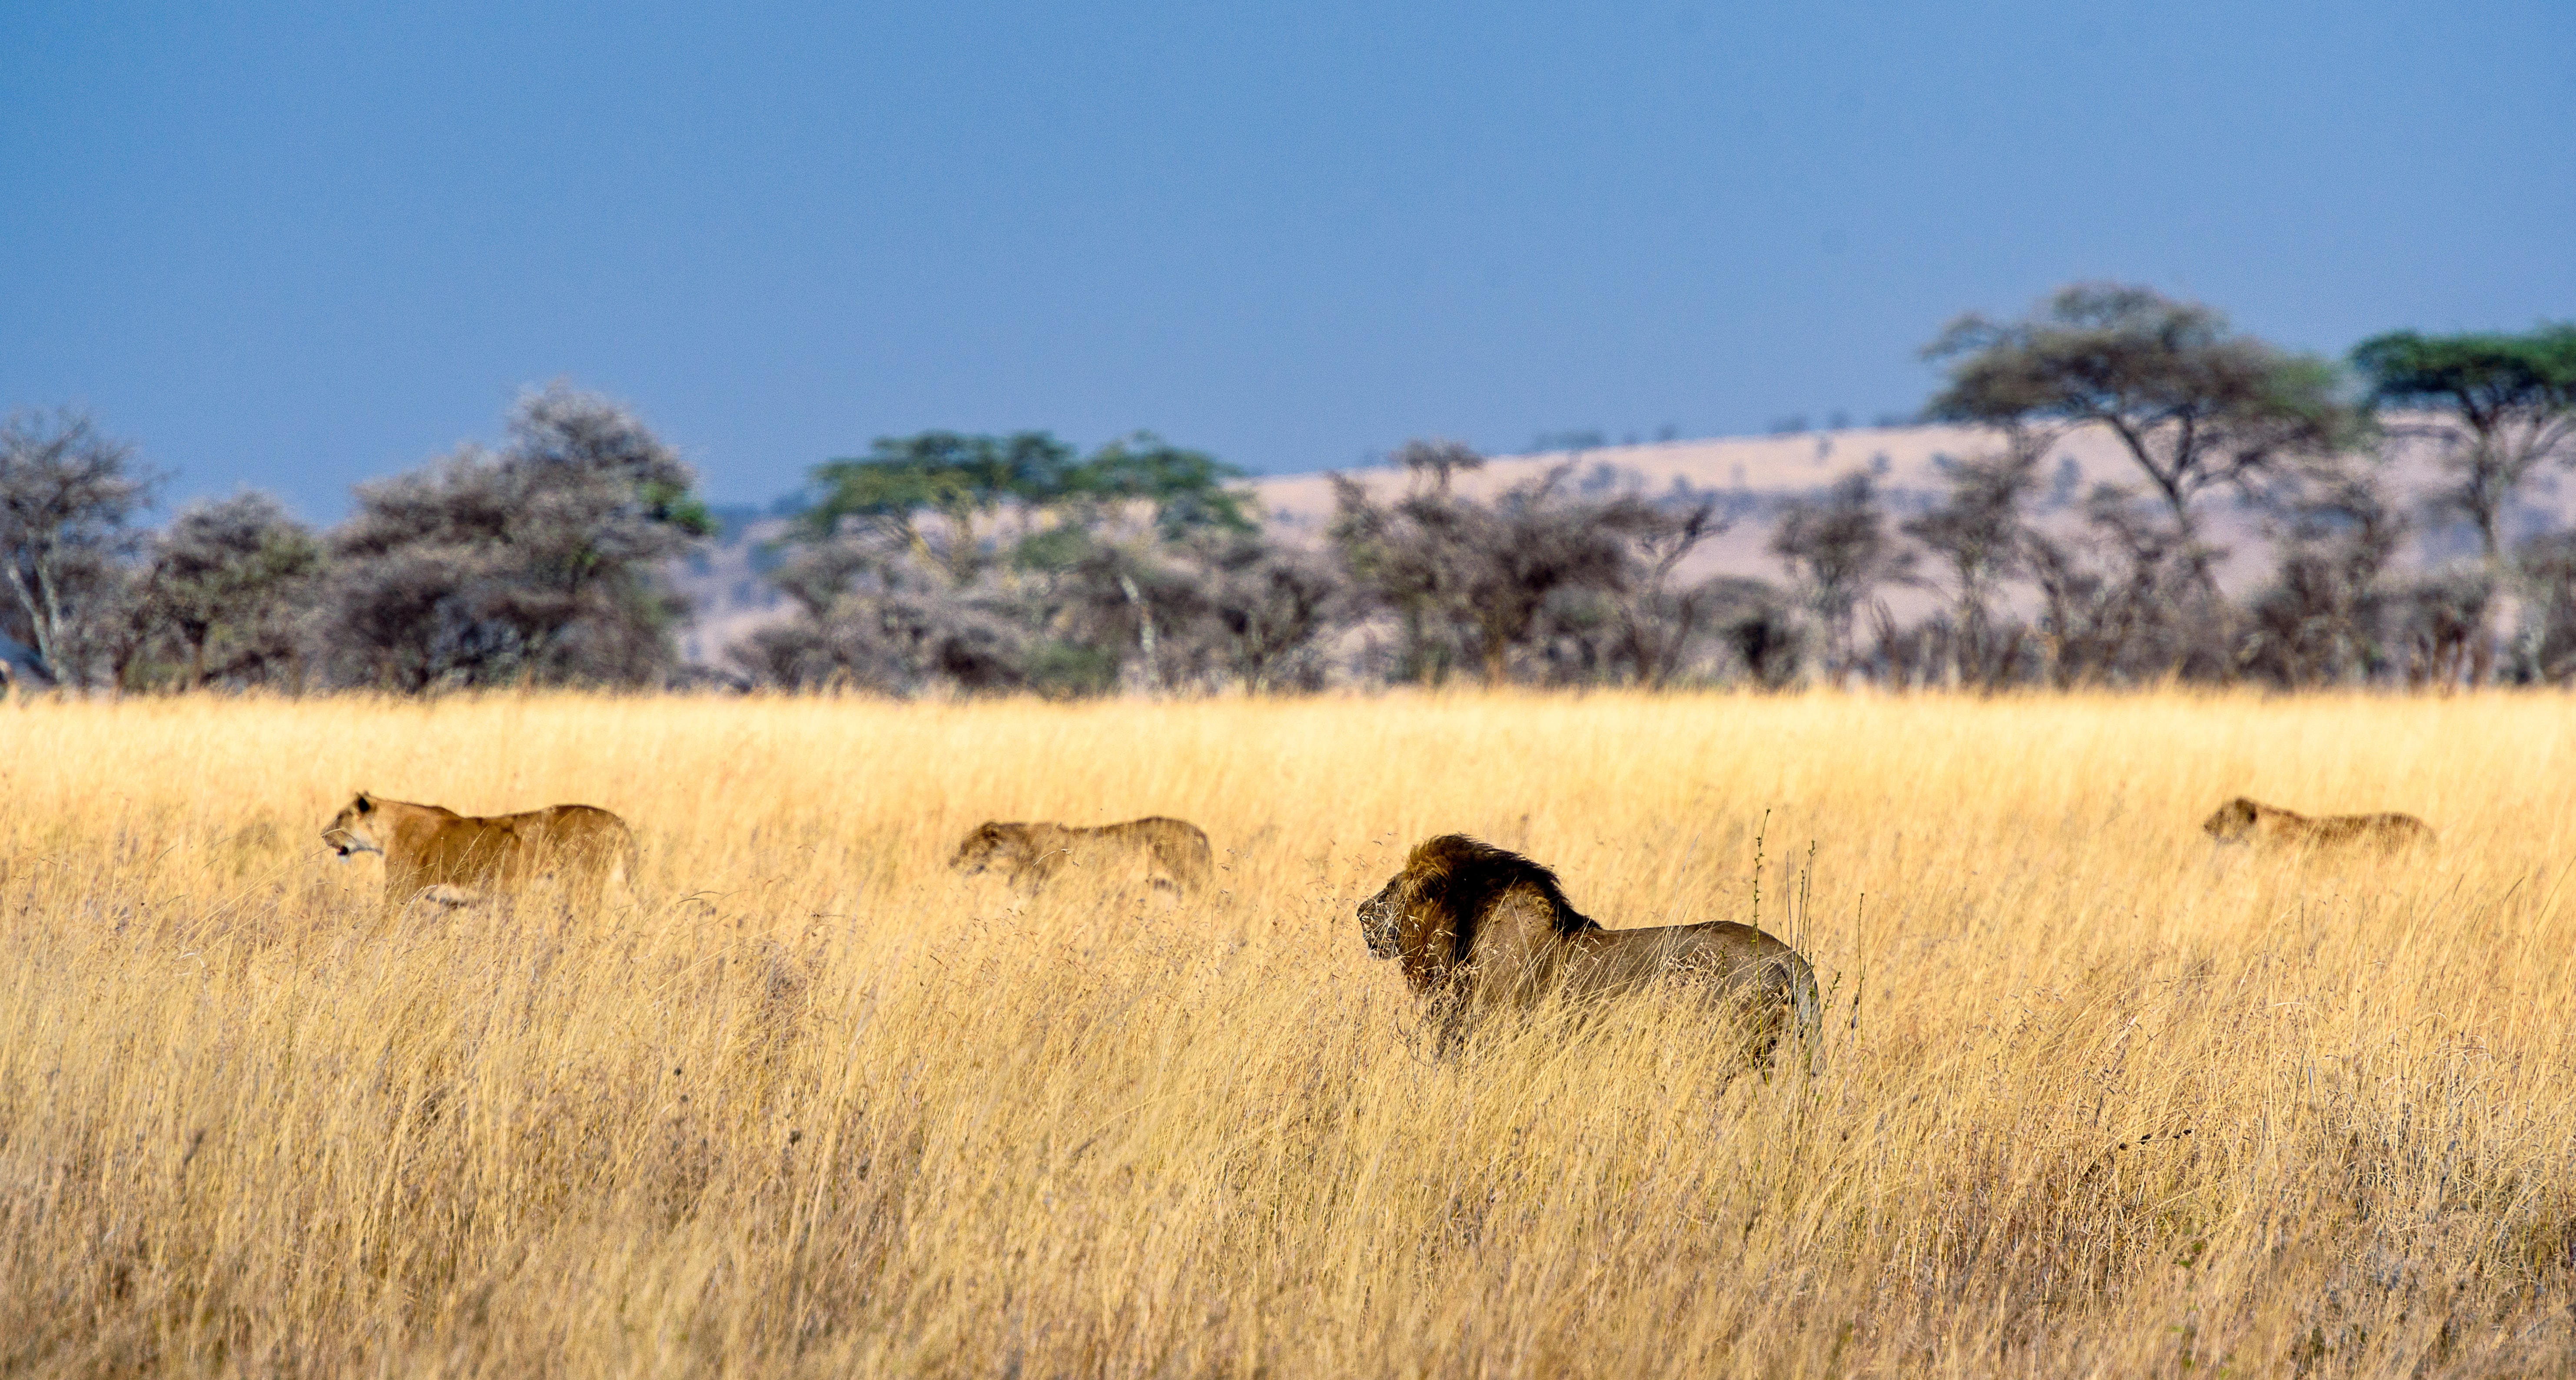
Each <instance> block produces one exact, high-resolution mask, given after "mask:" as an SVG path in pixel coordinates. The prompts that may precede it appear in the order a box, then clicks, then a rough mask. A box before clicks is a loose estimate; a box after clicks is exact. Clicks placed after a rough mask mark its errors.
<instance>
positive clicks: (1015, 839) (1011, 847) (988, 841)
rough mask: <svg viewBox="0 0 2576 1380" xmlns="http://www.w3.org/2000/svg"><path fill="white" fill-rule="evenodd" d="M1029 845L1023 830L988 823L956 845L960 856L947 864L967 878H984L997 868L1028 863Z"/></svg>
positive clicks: (1014, 825)
mask: <svg viewBox="0 0 2576 1380" xmlns="http://www.w3.org/2000/svg"><path fill="white" fill-rule="evenodd" d="M1027 844H1028V838H1027V834H1026V833H1025V832H1024V831H1023V830H1022V829H1021V828H1020V826H1018V825H1016V824H1001V823H994V822H987V823H984V824H980V825H977V826H976V827H975V832H973V833H971V834H968V835H967V836H966V841H965V842H964V843H961V844H959V845H957V856H956V857H953V858H950V859H949V860H948V866H949V867H950V868H952V869H953V870H955V871H956V872H957V873H958V874H959V875H961V876H967V877H975V876H981V875H982V874H984V873H985V872H988V871H991V870H992V869H993V868H994V867H995V866H997V865H1000V866H1011V867H1016V866H1017V865H1018V864H1019V863H1022V862H1024V861H1026V860H1027V854H1028V846H1027Z"/></svg>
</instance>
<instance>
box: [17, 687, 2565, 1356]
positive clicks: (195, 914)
mask: <svg viewBox="0 0 2576 1380" xmlns="http://www.w3.org/2000/svg"><path fill="white" fill-rule="evenodd" d="M2571 709H2576V705H2571V703H2570V702H2569V701H2568V700H2566V699H2563V698H2556V697H2503V696H2495V697H2475V698H2462V699H2456V700H2449V701H2411V700H2393V699H2358V698H2356V699H2336V698H2319V699H2303V700H2290V701H2283V700H2263V699H2256V698H2251V697H2234V698H2191V697H2185V696H2144V697H2133V698H2071V699H2006V700H1997V701H1987V702H1978V701H1969V700H1952V699H1942V698H1917V699H1905V700H1881V699H1868V698H1840V697H1829V696H1820V697H1813V698H1803V699H1759V698H1734V697H1727V696H1710V697H1701V698H1690V697H1674V698H1661V699H1650V698H1632V697H1624V696H1608V695H1601V696H1591V697H1585V698H1541V697H1502V698H1455V699H1409V698H1401V697H1399V698H1390V699H1376V700H1365V699H1354V700H1319V701H1307V702H1286V703H1240V702H1235V703H1212V704H1192V705H1183V706H1173V707H1153V706H1147V705H1139V704H1125V703H1119V704H1098V705H1085V706H1074V707H1056V706H1044V705H1035V704H1001V705H985V706H967V707H945V706H911V707H901V706H891V705H883V704H875V703H867V702H858V701H849V702H831V701H815V700H802V701H758V700H754V701H708V700H627V699H596V698H581V697H571V696H565V697H536V698H489V699H482V700H465V701H459V700H451V701H446V702H440V703H432V704H396V703H380V702H372V701H365V700H337V701H318V702H308V703H257V702H254V703H226V702H223V701H220V700H216V699H212V698H199V699H192V700H184V701H129V702H127V703H125V704H122V705H47V704H37V705H31V706H24V707H13V708H7V709H5V710H0V944H5V951H6V953H7V955H8V958H9V961H10V967H9V971H8V973H7V974H6V976H5V979H0V1030H5V1032H6V1036H5V1040H0V1369H6V1370H8V1371H10V1372H13V1373H16V1372H45V1371H49V1372H57V1373H63V1372H72V1373H97V1372H107V1371H131V1370H151V1371H167V1372H207V1373H229V1372H257V1373H262V1374H274V1373H307V1374H331V1373H349V1372H358V1371H365V1372H369V1373H382V1374H410V1373H441V1374H454V1373H486V1374H495V1375H536V1374H587V1375H613V1374H655V1373H670V1374H693V1375H694V1374H708V1373H717V1372H735V1373H746V1374H761V1375H777V1374H796V1373H811V1374H818V1375H847V1374H884V1375H918V1374H1015V1375H1030V1376H1037V1375H1128V1374H1157V1375H1199V1374H1243V1375H1254V1374H1267V1375H1272V1376H1305V1375H1334V1376H1338V1375H1399V1374H1425V1375H1547V1376H1554V1375H1601V1376H1633V1375H1648V1374H1658V1373H1663V1374H1685V1375H1729V1374H1761V1375H1783V1376H1790V1375H1814V1376H1823V1375H2029V1376H2067V1375H2087V1374H2092V1375H2140V1374H2147V1373H2168V1372H2171V1373H2179V1372H2181V1371H2183V1370H2185V1369H2187V1368H2189V1369H2196V1370H2198V1371H2202V1372H2207V1371H2211V1370H2216V1369H2220V1368H2223V1369H2224V1372H2225V1373H2229V1374H2236V1375H2287V1374H2294V1373H2314V1374H2326V1375H2345V1374H2354V1375H2425V1374H2437V1375H2439V1374H2492V1373H2497V1372H2511V1373H2532V1372H2549V1373H2559V1372H2562V1371H2563V1370H2565V1369H2566V1368H2567V1367H2568V1366H2569V1364H2570V1357H2571V1356H2576V1326H2571V1314H2570V1308H2569V1299H2570V1297H2571V1294H2576V1256H2571V1252H2576V1163H2571V1153H2570V1152H2571V1143H2572V1142H2576V1076H2572V1075H2576V1067H2571V1058H2570V1055H2571V1046H2570V1041H2569V1033H2568V1032H2569V1024H2570V1013H2571V1012H2576V970H2571V965H2570V954H2571V949H2576V945H2571V942H2570V941H2571V938H2576V935H2571V927H2570V922H2569V920H2568V919H2567V917H2566V913H2565V910H2566V906H2567V904H2568V898H2567V896H2566V895H2565V894H2564V890H2563V883H2564V882H2565V880H2566V877H2567V870H2568V867H2569V865H2570V862H2571V861H2576V849H2572V848H2571V845H2576V839H2571V837H2570V822H2571V821H2576V771H2571V766H2576V762H2571V759H2570V754H2569V751H2568V747H2569V738H2570V731H2571V728H2576V713H2571ZM361 786H364V787H367V788H370V789H373V790H376V791H380V792H383V793H385V794H388V795H391V796H394V797H396V798H402V799H415V800H426V801H435V802H440V803H444V804H447V805H451V806H454V807H457V808H459V809H463V810H466V811H469V812H477V813H483V812H498V811H506V810H517V809H525V808H529V807H532V806H536V805H540V804H545V803H548V802H556V801H581V802H587V803H591V804H596V805H602V806H606V807H608V808H610V809H613V810H616V811H618V812H619V813H621V814H623V815H625V816H627V817H628V818H629V819H631V820H632V821H633V822H634V823H635V825H636V826H637V829H638V832H639V834H640V835H641V837H642V839H643V843H644V848H645V864H644V872H645V877H644V881H643V885H642V886H641V887H640V888H639V890H638V893H637V895H636V896H634V897H633V898H631V899H620V900H619V901H617V902H616V903H614V904H612V906H611V907H610V908H609V909H608V910H607V911H605V912H603V913H593V914H584V915H572V916H568V915H565V914H562V913H561V912H560V910H559V909H554V908H549V907H547V906H545V905H543V904H538V903H531V904H528V905H524V906H522V907H520V908H519V909H518V911H517V912H516V913H515V914H501V913H495V912H491V911H483V910H468V911H459V912H454V913H438V914H423V913H414V914H412V915H410V916H407V917H404V918H401V919H398V920H395V921H391V922H388V921H384V920H382V919H380V918H378V917H377V916H376V914H375V909H374V906H373V904H372V901H373V893H374V888H375V887H376V885H377V878H378V875H379V874H378V872H377V871H376V868H375V865H374V864H373V863H360V864H356V865H344V864H340V863H337V862H335V861H334V860H332V859H330V858H329V857H328V856H327V855H326V854H325V853H324V852H323V850H322V849H321V848H320V846H319V841H318V839H317V838H316V837H315V831H316V830H318V828H319V827H320V825H321V824H322V822H323V821H324V820H325V819H326V818H327V817H328V816H329V815H330V813H331V812H332V810H333V809H335V808H336V807H337V806H338V805H339V804H340V803H341V802H342V800H343V799H344V798H345V797H346V796H347V795H348V793H349V792H351V791H352V790H354V789H356V788H358V787H361ZM2239 792H2243V793H2247V794H2251V795H2254V796H2257V797H2259V798H2262V799H2265V800H2269V801H2274V802H2277V803H2280V804H2283V805H2287V806H2291V807H2294V808H2298V809H2302V810H2308V811H2311V812H2318V813H2323V812H2333V811H2352V810H2381V809H2403V810H2408V811H2411V812H2414V813H2417V814H2420V815H2422V816H2424V817H2425V818H2426V819H2428V820H2430V821H2432V823H2433V824H2434V825H2435V826H2436V827H2437V828H2439V829H2440V830H2441V831H2442V844H2441V847H2440V848H2439V850H2438V851H2437V852H2436V853H2435V854H2434V855H2433V856H2432V857H2430V858H2429V859H2426V860H2423V861H2421V862H2420V863H2414V864H2401V865H2396V866H2386V867H2377V868H2375V869H2365V870H2358V871H2339V870H2337V869H2336V868H2333V867H2330V866H2316V865H2311V866H2305V867H2300V866H2274V865H2269V864H2262V863H2257V862H2254V861H2251V860H2240V861H2237V862H2233V863H2228V864H2223V865H2222V864H2220V863H2217V862H2215V861H2213V856H2212V850H2211V848H2210V846H2209V845H2208V843H2207V841H2206V840H2205V839H2203V838H2202V837H2201V836H2200V835H2199V834H2198V833H2197V832H2196V828H2195V826H2196V825H2197V823H2198V821H2199V820H2200V819H2201V817H2202V816H2203V815H2205V814H2206V813H2207V812H2208V811H2209V809H2210V808H2211V806H2212V805H2214V804H2215V803H2216V802H2217V801H2219V800H2221V799H2223V798H2225V797H2227V796H2230V795H2234V794H2237V793H2239ZM1766 811H1767V812H1768V815H1769V824H1768V827H1767V841H1766V843H1765V845H1764V848H1765V853H1766V858H1767V862H1766V867H1765V872H1764V876H1763V885H1762V900H1761V904H1762V917H1763V920H1764V922H1765V923H1766V924H1767V925H1769V926H1771V927H1773V928H1776V929H1779V930H1782V931H1785V932H1788V933H1790V934H1792V935H1793V937H1794V938H1795V939H1796V940H1797V942H1799V943H1800V944H1801V946H1802V947H1804V948H1805V949H1806V950H1807V951H1808V952H1809V953H1810V954H1811V955H1812V956H1813V958H1814V960H1815V962H1816V966H1817V968H1818V970H1819V973H1820V975H1821V976H1822V978H1823V979H1824V981H1825V982H1826V984H1827V985H1828V986H1829V987H1830V988H1831V989H1832V990H1831V996H1830V999H1829V1000H1830V1005H1831V1008H1832V1015H1831V1017H1830V1018H1829V1021H1828V1031H1829V1038H1828V1048H1827V1052H1826V1057H1825V1062H1824V1068H1823V1072H1822V1073H1821V1074H1820V1075H1819V1076H1817V1077H1816V1078H1814V1079H1812V1080H1810V1079H1805V1078H1800V1077H1796V1076H1791V1075H1788V1074H1785V1073H1780V1074H1774V1075H1773V1076H1771V1077H1769V1078H1767V1079H1765V1078H1761V1077H1755V1076H1751V1075H1744V1076H1733V1077H1730V1074H1731V1073H1733V1072H1734V1070H1733V1067H1732V1065H1731V1063H1730V1056H1729V1054H1728V1045H1727V1042H1726V1041H1725V1040H1723V1039H1721V1038H1715V1037H1714V1033H1713V1032H1712V1031H1711V1030H1710V1028H1709V1023H1708V1022H1707V1021H1706V1020H1704V1019H1701V1018H1695V1017H1693V1016H1692V1015H1691V1014H1690V1013H1689V1012H1688V1011H1687V1010H1684V1009H1679V1007H1678V1005H1676V1006H1675V1007H1671V1008H1668V1007H1666V1006H1663V1005H1660V1004H1657V1003H1653V1002H1646V1003H1639V1004H1636V1005H1633V1006H1630V1007H1626V1008H1622V1009H1621V1010H1619V1011H1618V1012H1616V1013H1615V1014H1614V1015H1612V1016H1611V1017H1609V1018H1605V1019H1601V1020H1596V1021H1591V1022H1585V1023H1569V1022H1567V1021H1565V1020H1563V1019H1557V1018H1547V1019H1541V1020H1538V1021H1535V1022H1532V1023H1530V1024H1528V1025H1525V1026H1521V1027H1516V1028H1513V1029H1509V1030H1501V1031H1494V1032H1491V1033H1490V1034H1489V1036H1488V1037H1487V1038H1485V1039H1483V1040H1482V1041H1481V1042H1480V1043H1478V1044H1477V1045H1476V1046H1475V1047H1473V1048H1472V1049H1471V1050H1470V1051H1469V1052H1468V1053H1467V1054H1466V1055H1465V1056H1464V1057H1461V1058H1458V1059H1455V1060H1448V1061H1442V1060H1436V1059H1433V1058H1431V1057H1430V1055H1429V1045H1428V1041H1427V1040H1426V1039H1425V1032H1424V1030H1423V1022H1422V1020H1421V1016H1420V1013H1419V1012H1418V1010H1417V1009H1416V1007H1415V1005H1414V1003H1413V1001H1412V999H1411V998H1410V997H1409V996H1408V995H1407V994H1406V993H1405V992H1404V990H1403V988H1402V986H1401V983H1400V981H1399V979H1398V977H1397V975H1396V973H1395V972H1393V971H1392V970H1391V968H1389V967H1388V966H1387V965H1382V964H1372V963H1371V962H1370V961H1369V960H1368V958H1367V955H1366V952H1365V950H1364V948H1363V946H1362V944H1361V940H1360V936H1359V932H1358V927H1357V924H1356V923H1355V922H1354V920H1353V919H1352V917H1351V910H1350V908H1351V905H1352V903H1353V901H1354V900H1356V899H1357V898H1358V897H1359V896H1362V895H1365V894H1367V893H1368V892H1370V891H1372V890H1374V889H1375V888H1376V887H1377V885H1378V884H1379V883H1380V882H1381V881H1382V880H1383V879H1384V877H1385V875H1386V874H1387V873H1388V872H1389V871H1390V870H1392V868H1393V866H1394V863H1395V860H1396V858H1397V857H1398V855H1399V854H1400V852H1401V850H1402V847H1403V846H1404V845H1405V844H1407V843H1409V842H1411V841H1412V840H1414V839H1415V838H1418V837H1420V836H1422V835H1424V834H1428V833H1432V832H1438V831H1443V830H1452V829H1458V830H1466V831H1470V832H1474V833H1478V834H1482V835H1484V836H1487V837H1490V838H1493V839H1495V840H1497V841H1499V842H1502V843H1505V844H1507V845H1512V846H1517V847H1523V848H1525V849H1526V850H1527V851H1529V852H1531V853H1533V854H1534V855H1536V856H1538V857H1539V858H1541V859H1543V860H1545V861H1548V862H1550V863H1552V864H1554V865H1555V866H1557V867H1558V868H1559V869H1560V870H1561V871H1562V872H1563V874H1564V875H1565V878H1566V881H1567V885H1568V888H1569V890H1570V891H1571V893H1572V895H1573V896H1574V898H1575V900H1576V902H1577V904H1579V905H1582V906H1583V907H1585V908H1586V909H1587V910H1589V911H1591V912H1592V913H1594V914H1596V915H1599V916H1601V917H1603V918H1604V919H1605V920H1607V921H1608V922H1610V923H1612V924H1650V923H1662V922H1666V921H1674V920H1694V919H1709V918H1745V917H1748V916H1749V915H1750V914H1751V912H1752V908H1753V897H1752V896H1751V894H1750V892H1751V880H1752V875H1753V857H1754V848H1755V834H1756V831H1757V830H1758V829H1761V828H1763V821H1764V817H1765V812H1766ZM1149 813H1168V814H1174V815H1179V816H1183V817H1185V818H1188V819H1191V820H1194V821H1196V822H1197V823H1199V824H1201V825H1202V826H1204V827H1205V828H1206V829H1207V830H1208V832H1209V833H1210V835H1212V836H1213V837H1214V839H1215V840H1216V843H1217V847H1218V849H1219V862H1220V865H1221V866H1222V867H1223V868H1224V869H1225V870H1224V871H1223V872H1222V873H1221V874H1220V885H1221V887H1222V888H1223V890H1222V891H1221V893H1220V894H1216V895H1213V896H1209V897H1204V898H1201V899H1199V900H1197V901H1194V902H1192V903H1190V904H1188V905H1186V906H1183V907H1179V908H1174V907H1171V906H1169V905H1168V904H1166V903H1163V902H1160V901H1158V900H1154V899H1151V898H1126V897H1117V896H1105V895H1100V894H1074V893H1059V894H1051V895H1049V896H1047V897H1044V898H1041V899H1039V900H1036V901H1034V902H1026V903H1023V902H1021V901H1019V900H1018V899H1017V898H1015V897H1014V896H1012V895H1011V894H1010V893H1009V892H1007V891H1006V890H1004V889H1002V888H999V887H992V886H985V887H976V886H968V885H965V884H962V883H959V882H956V881H954V880H952V879H951V878H950V877H949V876H948V875H947V874H946V873H945V872H944V870H943V868H942V862H943V860H944V858H945V856H946V854H947V851H948V850H949V849H950V847H952V846H953V844H954V841H955V839H956V838H957V836H958V835H959V834H961V833H962V832H963V831H964V830H965V829H966V828H968V827H969V826H971V825H972V824H974V823H976V822H978V821H980V820H982V819H985V818H987V817H999V818H1005V819H1043V818H1061V819H1065V820H1069V821H1073V822H1078V823H1096V822H1101V821H1107V820H1115V819H1123V818H1128V817H1132V816H1136V815H1142V814H1149ZM1811 842H1812V853H1811V852H1810V844H1811ZM1811 858H1812V871H1811V872H1809V871H1808V869H1809V868H1810V860H1811ZM1802 874H1806V879H1805V880H1803V881H1802V880H1801V875H1802ZM1864 892H1865V893H1866V894H1867V900H1866V904H1865V906H1864V905H1863V904H1862V901H1861V897H1862V893H1864ZM1864 965H1865V967H1866V980H1865V984H1864V980H1863V968H1864Z"/></svg>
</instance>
